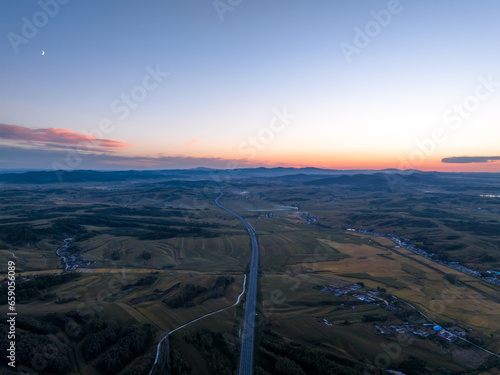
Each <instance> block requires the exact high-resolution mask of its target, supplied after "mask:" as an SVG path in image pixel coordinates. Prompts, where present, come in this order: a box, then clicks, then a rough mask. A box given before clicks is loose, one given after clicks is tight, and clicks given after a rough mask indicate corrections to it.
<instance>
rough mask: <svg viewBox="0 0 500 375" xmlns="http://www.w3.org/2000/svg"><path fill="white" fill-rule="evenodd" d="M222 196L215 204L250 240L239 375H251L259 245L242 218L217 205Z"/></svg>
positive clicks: (252, 231) (253, 232)
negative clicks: (235, 220)
mask: <svg viewBox="0 0 500 375" xmlns="http://www.w3.org/2000/svg"><path fill="white" fill-rule="evenodd" d="M223 195H224V193H222V192H221V193H220V195H219V196H218V197H217V198H216V199H215V204H216V205H217V206H218V207H220V208H222V209H223V210H225V211H227V212H229V213H230V214H232V215H234V216H236V217H237V218H238V219H239V220H240V221H241V222H242V223H243V224H244V225H245V227H246V228H247V230H248V234H249V235H250V240H251V243H252V259H251V261H250V272H249V281H248V292H247V300H246V304H245V319H244V321H243V332H242V334H241V354H240V365H239V370H238V374H239V375H251V374H252V371H253V343H254V327H255V305H256V298H257V272H258V263H259V244H258V242H257V236H256V234H255V229H254V228H253V227H252V225H251V224H250V223H249V222H248V221H246V220H245V219H244V218H243V217H241V216H240V215H238V214H237V213H236V212H234V211H233V210H230V209H229V208H226V207H224V206H223V205H221V204H220V203H219V199H220V198H221V197H222V196H223Z"/></svg>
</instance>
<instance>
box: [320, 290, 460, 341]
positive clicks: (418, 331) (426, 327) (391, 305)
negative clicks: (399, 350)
mask: <svg viewBox="0 0 500 375" xmlns="http://www.w3.org/2000/svg"><path fill="white" fill-rule="evenodd" d="M321 291H323V292H327V293H331V294H333V295H334V296H336V297H341V296H344V295H349V296H352V297H354V298H356V299H358V300H359V301H363V302H366V303H370V304H377V305H378V306H379V307H380V308H383V309H386V310H390V311H393V312H396V311H400V310H402V309H403V307H405V305H404V302H402V301H401V300H400V299H398V298H396V297H395V296H392V295H388V293H386V291H385V289H383V288H378V289H376V290H373V289H365V288H364V285H363V283H361V282H358V283H353V284H351V283H348V282H343V283H339V284H337V285H325V286H323V287H322V288H321ZM387 297H389V298H387ZM341 306H345V305H344V304H341ZM408 306H409V307H411V308H412V309H413V310H415V311H416V312H418V313H419V314H420V311H418V310H417V309H415V308H414V307H413V306H411V305H408ZM350 308H351V309H356V306H352V307H350ZM318 322H320V323H323V324H325V325H327V326H332V323H330V322H329V321H328V320H327V319H318ZM374 327H375V328H376V329H377V331H378V332H379V333H380V334H381V335H398V334H413V335H415V336H416V337H417V338H422V339H424V338H427V337H430V336H436V337H439V338H441V339H443V340H445V341H447V342H450V343H453V342H455V341H457V340H458V339H463V340H465V341H466V338H467V335H468V333H467V332H466V331H465V330H464V329H462V328H460V327H456V326H452V327H448V328H446V329H444V328H443V327H441V326H440V325H438V324H436V323H435V322H431V321H428V320H424V321H422V322H419V323H415V324H410V323H403V324H397V325H395V324H386V325H383V324H375V325H374Z"/></svg>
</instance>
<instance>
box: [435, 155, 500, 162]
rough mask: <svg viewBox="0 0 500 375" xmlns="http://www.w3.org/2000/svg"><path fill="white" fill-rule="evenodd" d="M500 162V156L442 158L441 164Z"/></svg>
mask: <svg viewBox="0 0 500 375" xmlns="http://www.w3.org/2000/svg"><path fill="white" fill-rule="evenodd" d="M496 160H500V156H452V157H450V158H444V159H442V160H441V162H442V163H450V164H468V163H489V162H494V161H496Z"/></svg>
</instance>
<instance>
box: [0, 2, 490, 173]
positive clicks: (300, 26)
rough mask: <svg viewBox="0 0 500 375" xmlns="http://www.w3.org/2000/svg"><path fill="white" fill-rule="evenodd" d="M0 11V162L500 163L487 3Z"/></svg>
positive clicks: (86, 5)
mask: <svg viewBox="0 0 500 375" xmlns="http://www.w3.org/2000/svg"><path fill="white" fill-rule="evenodd" d="M0 14H1V20H2V22H1V23H0V31H1V32H0V38H1V43H0V56H1V59H0V82H1V86H0V87H1V88H0V169H8V168H33V169H47V170H51V169H54V168H63V169H164V168H165V169H168V168H193V167H213V168H234V167H250V166H262V165H263V166H297V167H303V166H314V167H322V168H335V169H383V168H399V169H408V168H415V169H421V170H440V171H489V172H500V160H499V159H500V45H499V44H500V42H499V41H500V27H498V15H499V14H500V3H499V2H498V1H495V0H480V1H472V0H469V1H463V0H453V1H451V0H449V1H439V2H437V1H433V0H421V1H409V0H401V1H397V0H391V1H373V0H363V1H348V0H336V1H332V0H318V1H314V2H308V1H305V0H301V1H298V0H287V1H277V0H254V1H250V0H241V1H240V0H216V1H212V0H209V1H206V0H203V1H202V0H191V1H186V0H169V1H165V0H162V1H159V0H152V1H147V2H145V1H139V0H134V1H132V0H121V1H116V0H114V1H101V0H87V1H76V0H40V1H38V2H37V1H18V0H5V1H2V2H1V3H0ZM443 159H444V160H443Z"/></svg>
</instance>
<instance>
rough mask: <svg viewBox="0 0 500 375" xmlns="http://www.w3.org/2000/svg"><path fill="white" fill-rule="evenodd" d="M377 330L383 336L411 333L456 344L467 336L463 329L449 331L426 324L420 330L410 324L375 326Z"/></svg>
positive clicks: (456, 328)
mask: <svg viewBox="0 0 500 375" xmlns="http://www.w3.org/2000/svg"><path fill="white" fill-rule="evenodd" d="M375 328H376V329H377V330H378V331H379V333H380V334H382V335H390V334H396V333H403V334H408V333H411V334H414V335H416V336H419V337H422V338H426V337H429V336H432V335H437V336H438V337H440V338H442V339H443V340H446V341H448V342H455V341H456V340H457V339H458V338H465V337H466V336H467V333H466V332H465V331H464V330H463V329H462V328H459V327H451V328H448V329H443V327H441V326H438V325H435V324H434V323H426V324H423V325H422V326H421V327H418V328H416V327H412V326H410V325H408V324H402V325H380V324H375Z"/></svg>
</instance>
